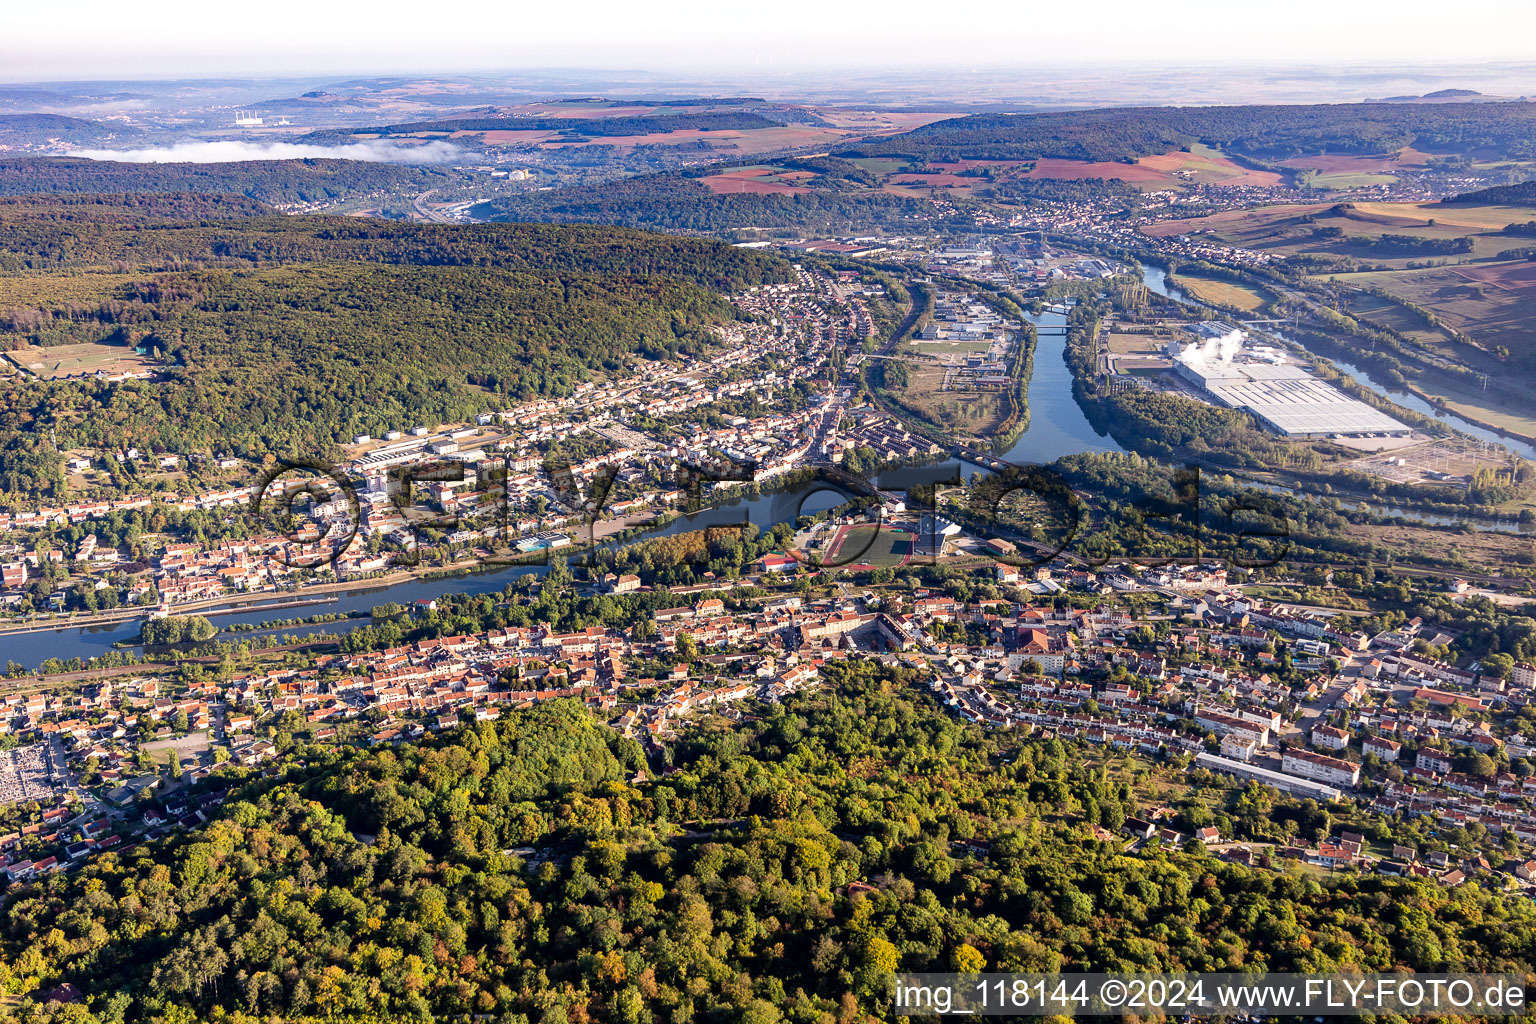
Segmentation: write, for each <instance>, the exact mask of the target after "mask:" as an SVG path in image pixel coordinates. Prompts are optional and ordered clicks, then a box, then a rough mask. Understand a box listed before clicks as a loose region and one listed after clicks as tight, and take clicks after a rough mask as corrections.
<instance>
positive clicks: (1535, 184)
mask: <svg viewBox="0 0 1536 1024" xmlns="http://www.w3.org/2000/svg"><path fill="white" fill-rule="evenodd" d="M1440 201H1441V202H1442V203H1449V204H1454V203H1475V204H1477V205H1479V206H1483V205H1494V206H1536V181H1522V182H1520V183H1519V184H1518V185H1495V186H1493V187H1492V188H1481V189H1478V190H1477V191H1475V192H1463V193H1462V194H1461V195H1459V196H1452V197H1451V198H1450V199H1442V200H1440Z"/></svg>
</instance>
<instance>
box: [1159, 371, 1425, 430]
mask: <svg viewBox="0 0 1536 1024" xmlns="http://www.w3.org/2000/svg"><path fill="white" fill-rule="evenodd" d="M1176 366H1177V369H1178V371H1179V372H1180V373H1181V374H1182V375H1183V376H1185V377H1186V378H1188V379H1189V380H1191V381H1193V382H1195V383H1197V384H1199V385H1200V386H1201V387H1203V388H1205V390H1206V391H1208V392H1209V393H1210V395H1211V397H1212V398H1214V399H1216V400H1217V401H1219V402H1221V403H1222V404H1224V405H1229V406H1231V407H1232V408H1234V409H1242V410H1244V411H1246V412H1251V413H1253V415H1255V416H1257V417H1258V418H1259V420H1260V421H1261V422H1262V423H1263V424H1264V425H1265V426H1266V427H1268V428H1269V429H1270V430H1273V431H1275V432H1276V433H1280V434H1285V435H1287V436H1291V437H1311V436H1322V435H1328V434H1406V433H1408V432H1409V428H1408V427H1407V426H1406V425H1404V424H1402V423H1399V422H1398V421H1397V420H1395V419H1393V418H1392V417H1390V416H1388V415H1387V414H1386V413H1383V412H1381V411H1379V410H1377V409H1376V408H1375V407H1373V406H1370V405H1367V404H1365V403H1364V402H1361V401H1358V400H1357V399H1354V398H1350V397H1349V396H1348V395H1346V394H1345V393H1344V392H1342V391H1340V390H1339V389H1338V388H1336V387H1334V386H1333V385H1332V384H1329V383H1327V382H1326V381H1322V380H1319V379H1318V378H1316V377H1314V376H1312V375H1311V374H1310V373H1308V372H1307V371H1306V370H1305V369H1303V368H1302V367H1300V366H1286V365H1281V366H1275V365H1272V364H1269V363H1237V362H1231V361H1229V360H1220V361H1212V362H1207V363H1203V364H1197V365H1190V364H1189V363H1183V362H1181V363H1178V364H1176Z"/></svg>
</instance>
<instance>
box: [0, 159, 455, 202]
mask: <svg viewBox="0 0 1536 1024" xmlns="http://www.w3.org/2000/svg"><path fill="white" fill-rule="evenodd" d="M446 181H447V177H446V175H445V173H444V172H443V171H442V170H440V169H437V168H432V167H420V166H408V165H404V164H386V163H376V162H372V161H367V160H242V161H237V162H234V163H223V164H191V163H163V164H137V163H115V162H112V161H109V160H84V159H79V158H75V157H17V158H12V159H7V160H0V196H17V195H31V194H34V193H116V192H216V193H221V194H224V195H236V196H246V197H248V198H251V199H256V200H260V201H261V202H264V203H313V202H318V201H320V200H324V199H336V198H338V197H341V196H346V195H350V194H352V193H355V192H373V191H377V190H385V189H409V188H416V189H422V190H425V189H429V188H433V187H435V186H438V185H442V184H444V183H445V182H446Z"/></svg>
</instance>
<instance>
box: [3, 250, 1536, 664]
mask: <svg viewBox="0 0 1536 1024" xmlns="http://www.w3.org/2000/svg"><path fill="white" fill-rule="evenodd" d="M1143 279H1144V280H1145V281H1146V283H1147V287H1148V288H1150V289H1152V290H1153V291H1155V292H1157V293H1158V294H1160V295H1166V296H1168V297H1170V298H1173V299H1175V300H1177V301H1180V302H1189V301H1190V300H1188V299H1187V298H1186V297H1185V296H1183V295H1182V294H1180V293H1179V292H1178V290H1177V289H1175V288H1171V287H1170V286H1169V285H1168V283H1167V280H1166V274H1165V273H1164V271H1163V270H1162V268H1160V267H1155V266H1148V267H1146V268H1145V269H1144V271H1143ZM1029 320H1030V322H1031V323H1032V324H1034V325H1035V327H1036V329H1037V332H1038V333H1037V340H1036V345H1035V359H1034V372H1033V374H1032V376H1031V378H1030V381H1029V426H1028V427H1027V428H1026V429H1025V430H1024V432H1023V433H1022V434H1020V435H1019V437H1018V439H1017V440H1016V441H1015V442H1014V443H1013V445H1012V447H1010V448H1009V449H1008V450H1007V451H1006V452H1004V453H1002V455H1001V458H1002V459H1003V460H1005V461H1007V462H1012V463H1019V464H1043V463H1049V462H1052V461H1054V460H1056V459H1059V458H1062V457H1063V456H1067V455H1075V454H1078V453H1080V452H1123V451H1124V450H1125V449H1123V448H1121V447H1120V445H1118V444H1116V443H1115V441H1114V439H1113V438H1110V437H1109V436H1107V435H1105V434H1101V433H1099V432H1098V431H1097V430H1096V429H1094V427H1093V425H1092V424H1091V423H1089V422H1088V418H1087V417H1086V416H1085V415H1083V410H1082V409H1081V408H1080V407H1079V406H1078V404H1077V400H1076V399H1075V398H1074V397H1073V395H1072V372H1071V370H1070V369H1069V368H1068V366H1067V360H1066V344H1067V343H1066V337H1065V335H1064V333H1063V328H1064V327H1065V326H1066V321H1067V318H1066V313H1065V312H1064V311H1063V310H1062V309H1061V308H1060V307H1056V308H1053V309H1047V310H1045V311H1043V312H1042V313H1040V314H1039V315H1031V316H1030V317H1029ZM1333 363H1334V365H1335V366H1337V367H1338V368H1339V369H1340V371H1342V372H1344V373H1347V374H1349V375H1350V376H1351V377H1354V378H1355V379H1356V380H1357V381H1359V382H1360V383H1361V384H1362V385H1364V386H1366V387H1369V388H1371V389H1372V390H1374V391H1376V392H1377V393H1378V394H1381V395H1383V396H1386V397H1390V398H1391V399H1392V400H1393V401H1398V402H1401V403H1402V404H1403V405H1405V406H1407V407H1408V408H1415V409H1418V408H1420V407H1423V408H1422V410H1421V411H1425V412H1427V413H1428V414H1430V415H1436V416H1437V417H1438V418H1440V419H1442V420H1445V421H1446V422H1448V423H1451V424H1452V425H1454V426H1456V427H1457V428H1458V429H1462V430H1465V431H1466V432H1467V433H1469V434H1473V435H1475V436H1479V437H1485V438H1486V439H1489V440H1495V441H1497V442H1498V443H1500V444H1504V445H1506V446H1508V445H1509V442H1507V441H1503V440H1501V439H1499V438H1498V437H1497V435H1494V434H1493V432H1492V431H1487V430H1483V429H1481V428H1478V427H1476V425H1474V424H1467V423H1465V421H1462V420H1460V419H1459V418H1458V417H1456V416H1454V415H1451V414H1448V413H1441V412H1439V411H1438V410H1433V409H1431V408H1430V407H1429V406H1428V404H1427V403H1423V402H1419V403H1418V405H1414V404H1413V403H1414V402H1417V401H1418V400H1417V399H1414V398H1413V396H1411V395H1406V396H1398V395H1391V396H1387V393H1386V391H1385V390H1384V389H1382V388H1380V387H1379V386H1378V385H1376V384H1375V382H1374V381H1372V380H1371V379H1370V378H1369V376H1367V375H1366V374H1365V373H1363V372H1362V371H1360V370H1359V369H1358V368H1356V367H1352V366H1349V365H1348V364H1346V363H1341V362H1339V361H1338V360H1334V361H1333ZM1526 449H1527V451H1526V454H1529V455H1530V456H1531V457H1532V458H1536V453H1533V452H1530V451H1529V446H1526ZM1517 450H1518V449H1517ZM985 472H987V471H986V470H985V469H983V468H981V467H979V466H976V465H973V464H971V463H968V462H961V461H957V460H950V461H947V462H943V463H939V464H937V465H934V466H927V467H921V468H919V469H915V470H896V471H893V472H891V473H888V474H883V475H882V477H881V478H880V479H879V480H878V481H876V482H877V483H878V484H880V485H881V486H882V487H884V488H886V489H892V490H903V489H905V488H907V487H909V486H911V485H912V484H914V483H916V482H919V481H923V482H931V481H935V480H943V479H954V478H955V477H956V476H960V477H963V478H964V479H967V480H969V479H970V478H971V477H973V476H974V475H976V474H977V473H985ZM851 496H852V494H851V493H849V492H842V491H839V490H836V489H833V488H830V487H829V486H828V485H826V484H824V483H812V484H807V485H802V486H800V487H796V488H793V489H790V490H787V491H783V492H779V493H776V494H765V495H762V496H760V497H756V498H750V499H743V500H738V501H734V502H727V503H724V504H721V505H718V506H714V507H712V508H709V509H705V510H703V511H701V512H698V513H696V514H694V515H692V516H679V517H678V518H677V519H675V520H673V521H672V522H670V523H668V524H667V525H665V526H663V527H660V528H659V529H656V530H650V531H646V532H645V533H643V534H642V535H641V536H642V537H651V536H667V535H670V534H676V533H681V532H684V531H688V530H699V529H703V528H705V527H709V526H729V525H733V524H740V523H744V522H752V523H755V524H756V525H757V526H758V528H759V529H764V530H766V529H770V528H772V527H773V526H775V525H777V524H779V523H784V522H793V521H794V520H795V519H796V518H797V517H798V516H801V515H809V514H811V513H814V512H819V511H823V510H825V509H828V508H833V507H835V506H837V505H839V504H841V503H842V502H843V501H845V500H847V498H848V497H851ZM1380 512H1381V514H1384V515H1400V516H1404V517H1408V518H1414V519H1418V520H1419V521H1424V522H1439V521H1445V522H1451V520H1448V519H1446V517H1439V516H1428V515H1423V514H1416V513H1407V512H1398V511H1395V510H1392V509H1390V508H1381V509H1380ZM1495 528H1498V529H1509V530H1510V531H1511V532H1513V529H1514V528H1513V525H1512V524H1511V525H1510V526H1504V525H1502V524H1501V525H1499V526H1497V527H1495ZM635 539H639V538H635ZM625 543H633V540H629V541H608V542H607V544H608V545H610V546H611V545H614V544H625ZM544 571H545V569H544V567H543V566H522V565H519V566H506V567H503V568H497V569H491V570H487V571H484V572H476V573H470V574H467V575H460V576H449V577H440V578H437V579H416V580H407V581H405V582H401V583H394V584H389V585H386V586H381V587H374V588H369V589H366V590H353V591H348V592H347V593H344V594H340V595H337V596H336V597H335V598H334V599H331V600H325V599H318V600H317V601H316V602H315V603H314V604H308V605H301V606H297V607H293V608H285V609H266V610H262V609H260V608H250V607H246V608H242V609H240V610H239V611H236V612H231V613H227V614H210V615H209V618H211V619H213V620H214V622H215V623H216V624H218V625H220V626H224V627H228V626H231V625H259V624H260V623H264V622H271V621H273V620H278V619H285V618H303V617H306V616H309V615H321V614H331V613H340V612H353V611H358V612H366V611H368V610H369V609H371V608H372V607H373V606H374V605H379V604H384V603H385V602H391V601H393V602H398V603H400V604H408V603H410V602H412V601H418V600H424V599H427V598H434V597H442V596H444V595H447V594H483V593H491V592H495V591H499V590H501V589H502V588H503V587H505V586H506V585H507V584H508V583H511V582H513V581H515V580H516V579H518V578H519V577H521V576H522V575H523V574H525V573H529V572H532V573H543V572H544ZM294 596H296V595H291V594H290V595H282V596H274V598H273V602H274V603H275V602H278V601H281V600H291V599H292V598H293V597H294ZM367 622H368V619H367V618H359V619H351V620H340V621H337V622H330V623H318V624H315V625H312V626H305V625H299V626H285V627H278V628H274V629H260V630H250V631H248V632H240V633H232V634H228V637H229V638H239V637H247V636H249V637H259V636H264V635H273V634H282V633H293V634H297V635H304V634H306V633H310V632H321V631H323V632H331V633H336V632H346V631H347V630H350V629H354V628H356V627H357V626H359V625H363V624H366V623H367ZM139 627H140V623H139V622H138V621H137V620H134V621H129V622H123V623H118V624H116V625H113V626H100V627H96V628H90V629H82V628H79V627H65V628H62V629H56V630H46V631H39V632H35V633H22V634H16V635H11V636H6V637H3V638H0V651H3V653H0V660H3V659H11V660H15V661H17V662H19V663H21V664H23V665H26V666H28V667H29V668H30V667H36V666H37V665H40V664H41V663H42V662H43V661H44V660H46V659H48V658H59V659H68V658H74V657H79V658H90V657H93V656H95V655H98V654H103V653H105V652H107V651H109V650H111V649H112V648H113V646H114V645H116V644H119V643H129V642H131V641H132V640H133V639H134V638H135V637H137V636H138V633H139Z"/></svg>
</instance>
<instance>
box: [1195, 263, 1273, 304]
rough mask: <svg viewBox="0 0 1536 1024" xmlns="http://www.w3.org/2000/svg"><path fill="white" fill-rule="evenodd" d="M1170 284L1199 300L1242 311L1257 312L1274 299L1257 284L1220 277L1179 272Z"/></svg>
mask: <svg viewBox="0 0 1536 1024" xmlns="http://www.w3.org/2000/svg"><path fill="white" fill-rule="evenodd" d="M1172 284H1173V285H1174V287H1176V288H1180V289H1182V290H1184V291H1186V292H1188V293H1189V294H1191V295H1193V296H1194V297H1195V298H1197V299H1199V300H1200V301H1201V302H1209V303H1212V304H1213V305H1221V306H1230V307H1232V308H1234V309H1239V310H1241V311H1242V312H1244V313H1257V312H1259V311H1260V310H1262V309H1263V308H1264V307H1265V306H1267V305H1269V304H1270V303H1271V302H1273V301H1274V298H1275V297H1274V296H1273V295H1272V294H1270V293H1269V292H1268V291H1267V290H1265V289H1263V288H1260V287H1258V286H1257V285H1250V284H1241V283H1239V282H1236V281H1227V280H1225V279H1222V278H1215V277H1201V276H1198V275H1195V274H1190V273H1184V272H1181V273H1179V274H1177V275H1175V276H1174V278H1173V279H1172Z"/></svg>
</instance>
